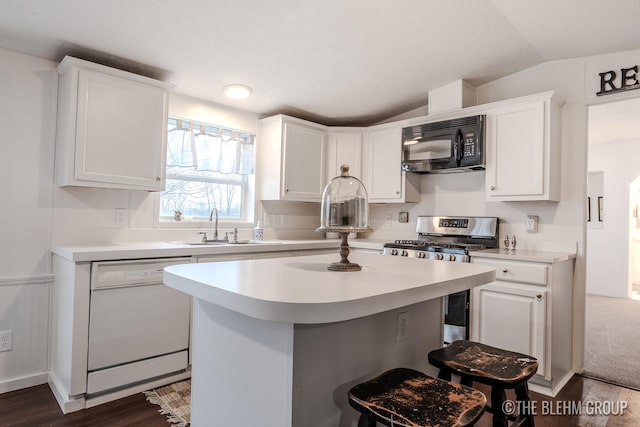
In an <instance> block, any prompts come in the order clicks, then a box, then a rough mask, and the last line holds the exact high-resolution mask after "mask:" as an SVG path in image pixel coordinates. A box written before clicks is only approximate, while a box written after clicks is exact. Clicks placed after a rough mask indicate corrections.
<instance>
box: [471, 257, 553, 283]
mask: <svg viewBox="0 0 640 427" xmlns="http://www.w3.org/2000/svg"><path fill="white" fill-rule="evenodd" d="M471 262H475V263H477V264H485V265H490V266H491V267H494V268H495V269H496V280H508V281H511V282H523V283H532V284H535V285H546V284H547V270H548V268H549V267H548V266H547V265H545V264H539V263H535V262H523V261H503V260H500V259H488V258H477V257H473V258H472V261H471Z"/></svg>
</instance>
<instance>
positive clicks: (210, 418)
mask: <svg viewBox="0 0 640 427" xmlns="http://www.w3.org/2000/svg"><path fill="white" fill-rule="evenodd" d="M292 354H293V324H291V323H282V322H268V321H262V320H258V319H255V318H253V317H249V316H245V315H243V314H240V313H236V312H234V311H231V310H228V309H226V308H223V307H220V306H218V305H216V304H212V303H210V302H207V301H203V300H201V299H196V300H195V304H194V322H193V367H192V375H191V425H192V426H193V427H205V426H210V425H212V423H213V424H215V425H219V426H273V427H276V426H278V427H279V426H291V425H293V424H291V400H292V396H291V390H292V387H291V384H292V372H293V357H292ZM221 385H223V386H221Z"/></svg>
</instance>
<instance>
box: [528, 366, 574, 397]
mask: <svg viewBox="0 0 640 427" xmlns="http://www.w3.org/2000/svg"><path fill="white" fill-rule="evenodd" d="M574 375H575V372H574V371H569V372H568V373H567V374H566V375H565V376H564V377H562V379H561V380H560V381H558V382H555V381H553V380H551V381H548V380H545V379H538V378H536V377H533V378H531V380H529V390H531V391H533V392H535V393H538V394H543V395H545V396H549V397H556V395H557V394H558V393H560V391H561V390H562V389H563V388H564V386H565V385H567V383H568V382H569V380H571V378H573V376H574ZM553 384H555V387H554V386H553Z"/></svg>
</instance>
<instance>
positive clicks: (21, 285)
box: [0, 275, 53, 393]
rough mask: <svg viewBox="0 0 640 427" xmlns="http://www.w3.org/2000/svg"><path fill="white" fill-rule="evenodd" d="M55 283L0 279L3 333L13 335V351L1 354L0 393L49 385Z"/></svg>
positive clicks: (42, 278) (43, 279) (40, 279)
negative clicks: (52, 299) (50, 334)
mask: <svg viewBox="0 0 640 427" xmlns="http://www.w3.org/2000/svg"><path fill="white" fill-rule="evenodd" d="M52 280H53V276H51V275H40V276H32V277H5V278H0V331H13V350H11V351H5V352H2V353H0V393H6V392H8V391H13V390H18V389H20V388H25V387H30V386H33V385H37V384H44V383H46V382H47V369H48V367H47V358H48V344H49V343H48V340H49V293H50V288H51V282H52Z"/></svg>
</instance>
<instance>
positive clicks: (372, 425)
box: [358, 414, 376, 427]
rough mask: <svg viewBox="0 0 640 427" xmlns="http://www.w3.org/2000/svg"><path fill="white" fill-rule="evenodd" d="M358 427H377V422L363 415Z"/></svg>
mask: <svg viewBox="0 0 640 427" xmlns="http://www.w3.org/2000/svg"><path fill="white" fill-rule="evenodd" d="M358 427H376V420H374V419H373V418H371V417H370V416H368V415H367V414H362V415H360V419H359V420H358Z"/></svg>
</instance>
